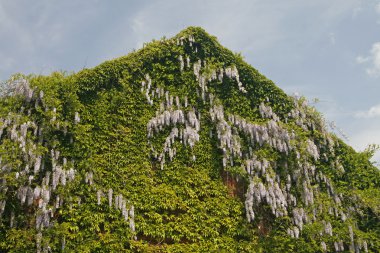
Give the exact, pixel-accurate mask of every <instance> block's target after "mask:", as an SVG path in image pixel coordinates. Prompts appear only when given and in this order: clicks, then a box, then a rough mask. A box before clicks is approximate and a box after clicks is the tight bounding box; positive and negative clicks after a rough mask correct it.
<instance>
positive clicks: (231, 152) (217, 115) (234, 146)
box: [210, 105, 242, 167]
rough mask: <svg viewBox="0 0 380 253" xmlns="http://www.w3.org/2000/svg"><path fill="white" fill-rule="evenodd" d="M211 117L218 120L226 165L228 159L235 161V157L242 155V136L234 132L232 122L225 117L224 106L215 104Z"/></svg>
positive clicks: (221, 146)
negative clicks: (229, 122)
mask: <svg viewBox="0 0 380 253" xmlns="http://www.w3.org/2000/svg"><path fill="white" fill-rule="evenodd" d="M210 117H211V120H212V121H213V122H216V132H217V137H218V140H219V147H220V148H221V149H222V151H223V167H226V166H227V161H231V163H233V157H242V151H241V143H240V137H239V136H238V135H237V134H233V133H232V128H231V126H230V124H228V122H227V121H226V120H225V118H224V111H223V106H221V105H214V106H213V107H212V108H210Z"/></svg>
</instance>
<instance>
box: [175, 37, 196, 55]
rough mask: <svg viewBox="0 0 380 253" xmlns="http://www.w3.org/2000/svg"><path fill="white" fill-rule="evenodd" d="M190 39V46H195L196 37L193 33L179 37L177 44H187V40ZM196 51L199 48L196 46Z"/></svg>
mask: <svg viewBox="0 0 380 253" xmlns="http://www.w3.org/2000/svg"><path fill="white" fill-rule="evenodd" d="M186 41H188V42H189V46H190V47H193V46H194V43H195V38H194V36H193V35H189V36H188V37H184V36H182V37H180V38H177V46H179V45H181V46H183V45H184V44H185V42H186ZM195 50H196V52H197V48H195Z"/></svg>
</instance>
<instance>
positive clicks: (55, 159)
mask: <svg viewBox="0 0 380 253" xmlns="http://www.w3.org/2000/svg"><path fill="white" fill-rule="evenodd" d="M50 153H51V159H52V172H53V175H52V188H53V190H55V189H56V188H57V186H58V185H59V183H60V184H61V185H63V186H65V185H66V182H67V181H69V182H70V181H72V180H74V178H75V170H74V168H70V169H69V170H64V169H63V167H64V166H62V164H60V163H59V157H60V152H59V151H58V150H54V149H52V150H51V152H50ZM63 160H64V161H65V160H66V159H63Z"/></svg>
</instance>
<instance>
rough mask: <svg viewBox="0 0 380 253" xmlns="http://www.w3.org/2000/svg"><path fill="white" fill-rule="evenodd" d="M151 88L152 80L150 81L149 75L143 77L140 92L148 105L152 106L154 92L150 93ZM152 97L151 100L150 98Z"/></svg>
mask: <svg viewBox="0 0 380 253" xmlns="http://www.w3.org/2000/svg"><path fill="white" fill-rule="evenodd" d="M151 88H152V79H150V76H149V74H146V75H145V81H142V82H141V92H142V93H144V94H145V97H146V100H148V104H150V105H153V98H154V91H152V93H151V94H149V92H151ZM151 96H152V98H151Z"/></svg>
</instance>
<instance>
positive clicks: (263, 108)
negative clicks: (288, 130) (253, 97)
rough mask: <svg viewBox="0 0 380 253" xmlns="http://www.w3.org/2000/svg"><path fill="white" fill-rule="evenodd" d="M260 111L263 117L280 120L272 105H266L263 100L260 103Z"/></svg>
mask: <svg viewBox="0 0 380 253" xmlns="http://www.w3.org/2000/svg"><path fill="white" fill-rule="evenodd" d="M259 112H260V115H261V117H263V118H268V119H273V120H274V121H280V118H279V117H278V116H277V114H276V113H274V112H273V110H272V107H270V106H269V105H268V106H267V105H265V104H264V103H263V102H261V103H260V105H259Z"/></svg>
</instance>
